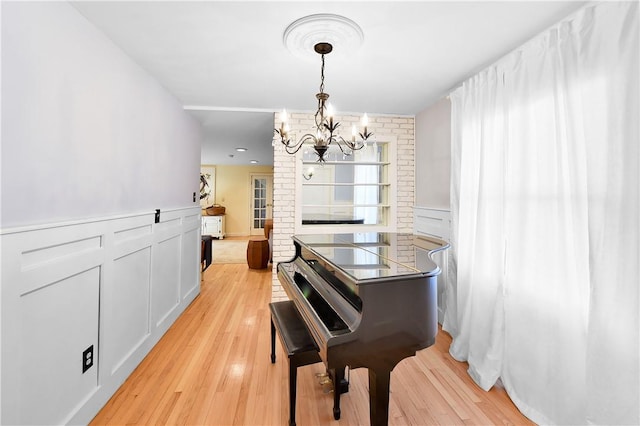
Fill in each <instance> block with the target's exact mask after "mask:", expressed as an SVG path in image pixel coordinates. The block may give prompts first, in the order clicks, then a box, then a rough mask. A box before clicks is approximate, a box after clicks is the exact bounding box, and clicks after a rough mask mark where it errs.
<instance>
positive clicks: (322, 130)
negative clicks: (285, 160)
mask: <svg viewBox="0 0 640 426" xmlns="http://www.w3.org/2000/svg"><path fill="white" fill-rule="evenodd" d="M314 50H315V51H316V53H318V54H320V56H321V57H322V68H321V69H320V93H317V94H316V98H317V99H318V109H317V110H316V113H315V122H316V125H315V127H316V132H315V135H314V134H311V133H307V134H305V135H304V136H303V137H302V139H300V140H299V141H298V142H295V141H293V140H291V139H290V135H289V133H290V129H289V124H288V123H287V121H288V117H287V111H286V110H282V112H281V113H280V128H279V129H274V131H275V133H276V134H278V135H279V136H280V142H282V144H283V145H284V147H285V150H286V151H287V153H288V154H295V153H296V152H298V151H299V150H300V148H301V147H302V146H303V145H304V144H305V143H308V142H312V143H313V149H314V150H315V151H316V154H317V155H318V162H324V161H325V158H324V155H325V153H326V152H327V150H328V149H329V145H330V144H331V143H332V142H335V143H336V145H338V147H339V148H340V151H342V153H343V154H345V155H350V154H351V151H356V150H359V149H362V148H364V146H365V142H366V141H367V139H369V138H370V137H371V136H372V135H373V133H369V132H368V131H367V126H368V125H369V119H368V118H367V114H364V115H363V117H362V126H363V131H362V132H361V133H358V131H357V129H356V126H353V127H352V129H351V140H346V139H344V138H343V137H342V136H340V135H338V134H337V129H338V127H340V123H339V122H337V121H335V122H334V121H333V116H334V111H333V107H332V106H331V104H330V103H328V102H327V99H329V94H328V93H325V92H324V55H327V54H329V53H331V51H332V50H333V46H332V45H331V44H330V43H326V42H321V43H317V44H316V45H315V46H314ZM358 136H359V139H357V137H358ZM356 139H357V140H356Z"/></svg>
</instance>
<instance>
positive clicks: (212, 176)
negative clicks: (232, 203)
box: [200, 166, 216, 209]
mask: <svg viewBox="0 0 640 426" xmlns="http://www.w3.org/2000/svg"><path fill="white" fill-rule="evenodd" d="M215 203H216V168H215V167H214V166H200V207H202V208H203V209H204V208H207V207H209V206H212V205H213V204H215Z"/></svg>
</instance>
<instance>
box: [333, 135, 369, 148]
mask: <svg viewBox="0 0 640 426" xmlns="http://www.w3.org/2000/svg"><path fill="white" fill-rule="evenodd" d="M334 140H335V141H336V142H338V146H340V142H342V143H343V144H345V145H347V146H348V147H349V149H351V150H352V151H358V150H361V149H362V148H364V147H365V146H366V145H365V143H364V141H355V142H352V141H350V140H346V139H345V138H343V137H342V136H337V137H334ZM343 152H344V151H343Z"/></svg>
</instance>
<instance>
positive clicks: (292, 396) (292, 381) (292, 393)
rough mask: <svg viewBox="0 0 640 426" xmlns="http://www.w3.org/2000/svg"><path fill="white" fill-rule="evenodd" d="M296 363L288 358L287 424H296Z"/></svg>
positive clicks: (292, 425) (290, 425) (291, 425)
mask: <svg viewBox="0 0 640 426" xmlns="http://www.w3.org/2000/svg"><path fill="white" fill-rule="evenodd" d="M297 381H298V365H297V364H296V363H295V362H292V360H291V358H289V426H296V383H297Z"/></svg>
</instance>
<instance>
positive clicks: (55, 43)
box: [0, 2, 202, 228]
mask: <svg viewBox="0 0 640 426" xmlns="http://www.w3.org/2000/svg"><path fill="white" fill-rule="evenodd" d="M1 7H2V160H1V167H2V169H1V170H2V175H1V176H2V182H1V187H0V189H1V193H2V209H1V217H0V226H1V227H2V228H7V227H14V226H23V225H32V224H41V223H51V222H59V221H67V220H75V219H81V218H88V217H99V216H105V215H116V214H123V213H129V212H141V211H149V210H153V209H156V208H162V209H164V208H172V207H184V206H191V205H194V206H195V205H197V203H193V202H192V193H193V192H194V191H195V192H198V191H199V186H198V184H199V181H198V173H199V170H200V145H201V138H202V135H201V129H200V125H199V124H198V123H197V122H196V120H195V119H194V118H192V117H191V116H189V115H188V114H186V113H185V112H184V111H183V109H182V105H181V103H180V102H178V101H177V100H176V99H175V98H174V97H173V96H172V95H171V94H169V93H168V92H167V91H166V90H164V88H163V87H162V86H160V84H159V83H158V82H157V81H156V80H155V79H154V78H153V77H151V76H150V75H149V74H148V73H147V72H145V71H144V70H143V69H142V68H140V67H139V66H138V65H137V64H135V63H134V62H133V61H132V60H131V59H130V58H129V57H128V56H127V55H125V54H124V53H123V52H122V51H121V50H120V49H119V48H118V47H116V46H115V45H114V44H113V43H112V42H111V41H110V40H109V39H108V38H107V37H106V36H105V35H104V34H103V33H101V32H100V31H99V30H98V29H96V28H95V27H94V26H93V25H92V24H90V23H89V22H88V21H87V20H86V19H85V18H84V17H83V16H82V15H80V13H78V12H77V11H76V10H75V9H74V8H73V7H71V6H70V5H69V4H67V3H62V2H39V3H24V2H2V5H1Z"/></svg>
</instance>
